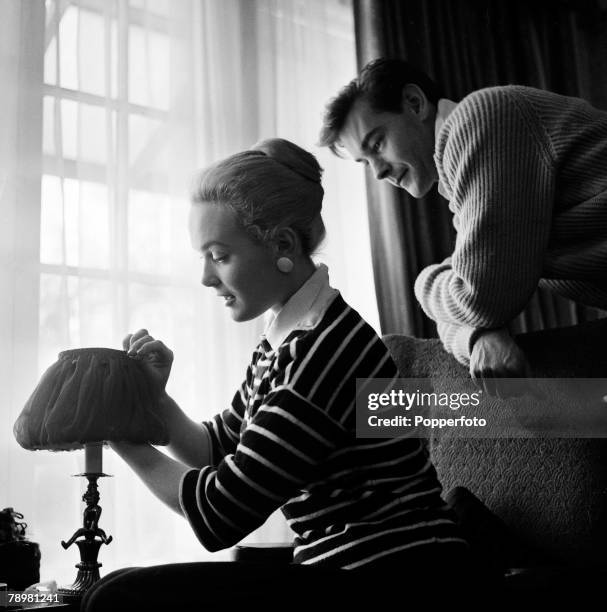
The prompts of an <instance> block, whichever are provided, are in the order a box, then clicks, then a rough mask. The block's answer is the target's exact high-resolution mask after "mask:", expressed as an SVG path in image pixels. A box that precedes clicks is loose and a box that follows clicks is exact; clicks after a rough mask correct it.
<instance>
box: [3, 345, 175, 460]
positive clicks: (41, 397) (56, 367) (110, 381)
mask: <svg viewBox="0 0 607 612" xmlns="http://www.w3.org/2000/svg"><path fill="white" fill-rule="evenodd" d="M13 432H14V434H15V438H16V439H17V442H19V444H20V445H21V446H22V447H23V448H25V449H28V450H53V451H62V450H75V449H79V448H83V447H84V446H85V445H88V444H89V443H93V442H98V443H103V442H104V441H114V442H117V441H127V442H140V443H142V442H149V443H151V444H157V445H163V444H168V435H167V430H166V427H165V424H164V422H163V421H162V419H161V418H160V417H159V416H158V411H157V394H156V393H155V392H154V390H153V387H152V385H151V382H150V380H149V378H148V376H147V374H146V372H145V370H144V368H143V364H142V363H141V362H140V361H138V360H136V359H133V358H131V357H129V356H128V355H127V354H126V351H120V350H115V349H109V348H82V349H73V350H69V351H63V352H61V353H59V357H58V359H57V361H56V362H55V363H54V364H52V365H51V366H50V367H49V368H48V369H47V370H46V372H45V373H44V374H43V375H42V378H41V379H40V382H39V383H38V385H37V386H36V388H35V389H34V392H33V393H32V395H31V396H30V398H29V399H28V400H27V403H26V404H25V406H24V408H23V410H22V412H21V414H20V415H19V418H18V419H17V421H16V422H15V425H14V428H13Z"/></svg>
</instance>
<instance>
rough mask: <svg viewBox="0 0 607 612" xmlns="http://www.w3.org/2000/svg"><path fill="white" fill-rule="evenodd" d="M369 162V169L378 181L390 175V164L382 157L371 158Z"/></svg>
mask: <svg viewBox="0 0 607 612" xmlns="http://www.w3.org/2000/svg"><path fill="white" fill-rule="evenodd" d="M370 164H371V170H373V174H374V175H375V178H376V179H377V180H378V181H381V180H382V179H385V178H386V177H387V176H389V175H390V164H389V163H387V162H386V161H384V160H383V159H372V160H371V161H370Z"/></svg>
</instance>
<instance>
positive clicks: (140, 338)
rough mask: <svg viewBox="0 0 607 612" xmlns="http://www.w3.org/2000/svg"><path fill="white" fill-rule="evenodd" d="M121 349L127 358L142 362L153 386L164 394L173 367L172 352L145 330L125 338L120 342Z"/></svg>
mask: <svg viewBox="0 0 607 612" xmlns="http://www.w3.org/2000/svg"><path fill="white" fill-rule="evenodd" d="M122 348H124V350H125V351H127V353H128V355H129V357H133V358H135V359H141V360H142V361H143V363H144V365H145V369H146V371H147V373H148V375H149V376H150V379H151V380H152V381H153V382H154V386H155V387H156V388H157V390H158V392H159V393H161V394H162V393H164V388H165V387H166V384H167V381H168V380H169V374H170V373H171V366H172V365H173V351H172V350H171V349H169V348H167V347H166V346H165V345H164V343H163V342H161V341H160V340H155V339H154V338H152V336H150V334H149V333H148V330H147V329H140V330H138V331H136V332H135V333H134V334H129V335H128V336H126V337H125V338H124V340H123V341H122Z"/></svg>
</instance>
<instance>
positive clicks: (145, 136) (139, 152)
mask: <svg viewBox="0 0 607 612" xmlns="http://www.w3.org/2000/svg"><path fill="white" fill-rule="evenodd" d="M163 127H164V125H163V123H162V122H161V121H157V120H156V119H148V118H147V117H142V116H141V115H131V116H130V117H129V164H130V165H131V166H133V165H135V164H138V165H141V164H146V163H149V162H148V161H147V160H149V158H150V157H157V156H158V151H159V150H163V149H165V148H166V147H165V146H164V145H165V144H166V141H165V138H163V136H164V134H163ZM165 159H166V158H165ZM165 169H166V166H165Z"/></svg>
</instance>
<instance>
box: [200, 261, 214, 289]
mask: <svg viewBox="0 0 607 612" xmlns="http://www.w3.org/2000/svg"><path fill="white" fill-rule="evenodd" d="M200 282H201V283H202V284H203V285H204V286H205V287H214V286H215V285H217V282H218V279H217V276H216V275H215V270H214V269H213V265H212V262H211V261H210V260H208V259H204V263H203V264H202V278H201V279H200Z"/></svg>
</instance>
